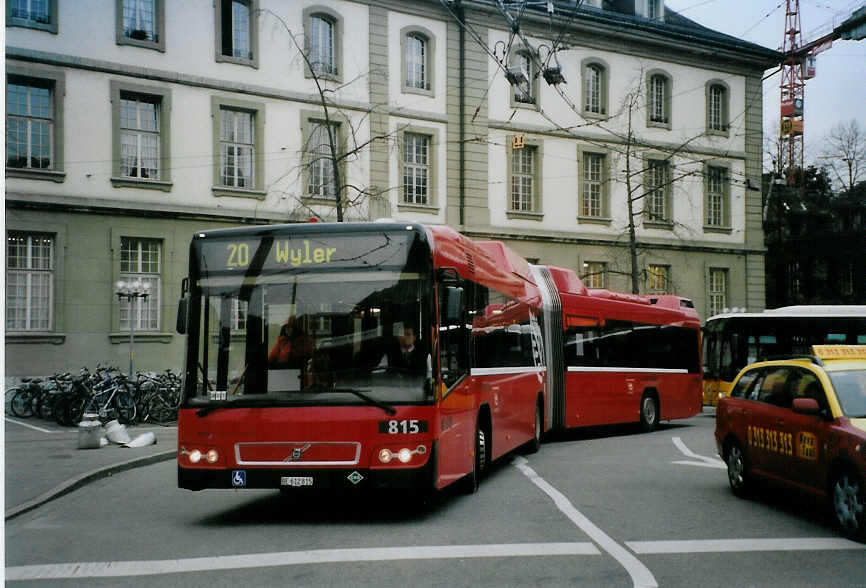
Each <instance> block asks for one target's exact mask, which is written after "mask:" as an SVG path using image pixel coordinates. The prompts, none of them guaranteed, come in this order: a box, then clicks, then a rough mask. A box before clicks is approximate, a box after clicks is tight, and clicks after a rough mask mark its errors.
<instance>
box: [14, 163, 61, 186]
mask: <svg viewBox="0 0 866 588" xmlns="http://www.w3.org/2000/svg"><path fill="white" fill-rule="evenodd" d="M6 177H7V178H25V179H28V180H47V181H49V182H57V183H58V184H60V183H62V182H64V181H65V180H66V172H63V171H57V170H51V169H25V168H20V167H7V168H6Z"/></svg>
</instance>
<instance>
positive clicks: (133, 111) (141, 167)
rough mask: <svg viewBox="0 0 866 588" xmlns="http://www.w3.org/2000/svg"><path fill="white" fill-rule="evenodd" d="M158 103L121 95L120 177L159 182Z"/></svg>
mask: <svg viewBox="0 0 866 588" xmlns="http://www.w3.org/2000/svg"><path fill="white" fill-rule="evenodd" d="M159 110H160V108H159V100H158V98H157V99H155V98H153V97H150V96H136V95H134V94H126V93H124V92H121V94H120V175H121V176H124V177H128V178H146V179H159V161H160V153H159V144H160V140H159V132H160V128H159V119H160V112H159Z"/></svg>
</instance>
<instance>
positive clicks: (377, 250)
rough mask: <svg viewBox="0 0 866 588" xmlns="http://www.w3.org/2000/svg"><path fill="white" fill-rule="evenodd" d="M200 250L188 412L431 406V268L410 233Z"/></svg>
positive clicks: (272, 240)
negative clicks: (197, 408) (232, 408)
mask: <svg viewBox="0 0 866 588" xmlns="http://www.w3.org/2000/svg"><path fill="white" fill-rule="evenodd" d="M196 250H197V251H198V260H199V267H200V269H199V271H198V272H197V273H198V276H197V278H198V279H197V280H196V281H195V282H193V287H192V289H191V299H190V302H191V304H190V320H189V331H190V332H189V335H190V337H189V345H190V347H191V348H190V349H188V351H187V357H188V360H189V363H193V361H194V362H195V364H197V365H195V364H194V365H192V366H190V368H189V369H188V371H187V379H188V384H187V387H186V405H187V406H200V407H208V406H211V407H221V406H237V407H243V406H248V407H252V406H255V407H260V406H323V405H325V406H326V405H346V404H369V405H377V406H381V407H383V408H385V409H386V410H390V404H393V403H428V402H432V398H433V396H432V391H433V386H432V378H433V373H432V361H431V349H430V337H431V333H432V329H431V309H432V295H431V292H432V285H431V278H430V276H431V274H432V272H431V271H430V269H429V265H430V262H429V258H430V256H429V249H427V248H426V244H425V243H424V242H423V241H422V239H421V237H420V235H419V234H418V233H412V232H405V233H402V234H393V235H392V234H385V233H369V232H367V233H362V234H333V233H330V234H327V235H319V234H315V235H312V234H307V235H306V236H302V237H300V236H298V235H292V236H287V237H272V236H271V237H269V238H267V239H266V238H262V239H261V240H260V241H256V240H255V239H253V240H251V239H250V238H249V237H245V238H244V240H243V241H233V240H231V239H228V240H215V241H210V242H208V243H206V244H199V247H196V246H195V242H194V247H193V251H194V252H195V251H196ZM425 251H426V252H427V253H426V254H425V253H424V252H425ZM316 252H319V253H316ZM293 256H294V257H293ZM305 259H308V260H309V263H305V262H304V260H305ZM316 259H319V262H315V261H314V260H316ZM293 260H294V261H296V262H298V263H293ZM233 264H237V266H233ZM196 368H197V369H196ZM189 380H192V381H193V382H194V385H191V384H192V382H190V381H189Z"/></svg>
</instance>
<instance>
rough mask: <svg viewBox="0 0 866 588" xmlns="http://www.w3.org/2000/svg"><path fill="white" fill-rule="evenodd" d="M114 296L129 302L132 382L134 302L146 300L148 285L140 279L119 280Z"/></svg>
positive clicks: (130, 372) (130, 371)
mask: <svg viewBox="0 0 866 588" xmlns="http://www.w3.org/2000/svg"><path fill="white" fill-rule="evenodd" d="M115 294H117V299H118V300H122V299H124V298H125V299H126V300H127V302H129V380H130V381H132V360H133V357H134V355H135V353H134V352H133V346H134V345H135V300H136V299H137V298H141V299H142V302H144V300H147V297H148V296H149V295H150V284H149V283H148V282H142V281H141V280H140V279H135V280H133V281H130V282H127V281H124V280H119V281H118V282H117V283H116V284H115Z"/></svg>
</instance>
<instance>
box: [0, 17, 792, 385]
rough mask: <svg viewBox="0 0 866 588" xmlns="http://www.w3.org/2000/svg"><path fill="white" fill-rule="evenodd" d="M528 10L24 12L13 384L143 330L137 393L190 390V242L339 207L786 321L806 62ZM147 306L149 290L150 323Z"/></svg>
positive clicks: (9, 54) (17, 83) (14, 32)
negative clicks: (776, 213) (793, 121)
mask: <svg viewBox="0 0 866 588" xmlns="http://www.w3.org/2000/svg"><path fill="white" fill-rule="evenodd" d="M505 5H509V6H510V5H512V4H511V3H505V4H503V5H502V6H505ZM502 6H500V5H499V4H497V3H496V2H491V1H481V0H478V1H473V0H462V1H454V0H442V1H441V2H439V1H434V0H378V1H373V0H298V1H293V2H287V1H284V0H243V1H242V0H189V1H184V2H170V1H168V0H135V1H133V0H76V1H75V2H72V1H69V0H48V1H47V2H43V3H35V2H18V1H13V0H10V1H8V2H7V3H6V10H7V13H6V103H7V116H6V124H7V153H6V186H5V192H6V193H5V197H6V201H5V207H6V211H5V212H6V235H7V249H6V330H5V352H6V363H5V368H6V373H7V375H9V376H22V375H33V374H43V373H49V372H53V371H61V370H77V369H78V368H80V367H82V366H84V365H89V366H91V367H93V366H94V365H95V363H96V362H102V363H109V364H116V365H119V366H125V365H126V361H127V357H128V352H129V350H128V345H127V341H128V336H129V329H130V324H131V323H130V321H133V322H132V325H133V326H134V331H135V340H136V347H135V353H136V355H135V361H136V364H135V367H136V368H140V369H164V368H167V367H169V368H175V369H176V368H179V367H180V361H181V357H182V355H183V339H182V337H181V336H179V335H177V334H176V333H174V332H173V331H174V322H175V309H176V302H177V299H178V297H179V295H180V288H181V280H182V279H183V277H184V276H185V275H186V265H187V249H188V245H189V241H190V237H191V236H192V235H193V234H194V233H195V232H196V231H200V230H204V229H211V228H220V227H227V226H235V225H240V224H259V223H277V222H303V221H306V220H307V219H309V218H311V217H316V218H319V219H322V220H335V219H336V216H337V210H336V206H335V204H334V202H335V200H336V198H335V197H336V194H337V193H338V192H339V194H340V196H341V203H342V205H341V207H340V208H341V211H340V212H341V214H342V216H343V218H344V220H369V219H375V218H379V217H391V218H395V219H401V220H407V221H408V220H412V221H420V222H424V223H440V224H441V223H445V224H448V225H450V226H452V227H454V228H456V229H458V230H460V231H461V232H464V233H465V234H467V235H469V236H471V237H473V238H482V239H501V240H504V241H506V242H508V244H509V245H510V246H512V247H513V248H514V249H516V250H517V251H518V252H520V253H521V254H522V255H524V256H525V257H528V258H530V259H533V260H537V261H538V262H540V263H549V264H554V265H559V266H564V267H569V268H572V269H575V270H576V271H577V272H578V274H580V275H582V276H583V277H584V279H585V281H586V282H587V283H588V284H589V285H592V286H598V287H606V288H610V289H615V290H626V291H628V290H630V289H631V288H632V283H631V276H632V275H633V272H632V259H633V258H632V255H631V247H630V243H634V244H635V247H634V249H635V252H636V255H635V256H634V259H635V260H636V263H637V265H636V266H635V268H634V270H635V271H634V274H636V275H637V276H638V284H637V285H638V289H639V290H640V291H641V292H654V291H657V292H661V291H664V292H670V293H676V294H680V295H683V296H688V297H691V298H692V299H693V300H694V301H695V304H696V306H697V308H698V310H699V312H700V313H701V315H702V316H708V315H709V314H711V313H713V312H715V311H717V310H720V309H721V308H722V307H746V308H748V309H749V310H761V309H762V308H763V306H764V246H763V234H762V230H761V192H760V188H759V187H760V184H761V182H760V177H761V143H762V141H761V136H762V133H761V129H762V115H761V77H762V75H763V73H764V71H765V69H767V68H769V67H771V66H772V65H773V64H774V63H778V61H779V55H778V54H777V53H776V52H774V51H770V50H768V49H765V48H762V47H759V46H756V45H753V44H749V43H746V42H743V41H740V40H738V39H735V38H732V37H728V36H725V35H722V34H719V33H716V32H714V31H711V30H709V29H706V28H704V27H701V26H700V25H698V24H696V23H694V22H691V21H689V20H688V19H685V18H683V17H682V16H680V15H678V14H676V13H674V12H672V11H670V10H667V9H666V8H665V7H664V5H663V4H662V3H661V2H659V1H657V0H631V1H617V2H607V1H605V2H601V1H600V0H599V1H588V0H585V1H584V2H582V3H581V4H580V6H575V3H574V2H555V3H554V7H555V9H554V12H553V14H552V15H551V14H549V13H548V12H547V11H546V10H540V9H536V8H530V9H527V10H525V11H523V12H522V13H520V11H518V10H511V11H508V10H506V11H505V12H503V11H502V9H501V8H502ZM518 15H520V16H519V22H517V26H512V23H509V19H515V18H517V16H518ZM514 30H519V32H520V34H519V35H515V34H513V31H514ZM521 73H522V75H520V74H521ZM555 74H559V75H560V76H561V79H560V78H557V77H556V75H555ZM548 78H549V80H550V81H551V82H559V83H554V84H549V83H548ZM563 80H564V83H563ZM320 89H321V90H322V92H320ZM323 96H324V98H325V101H326V104H327V106H328V107H327V108H324V107H323V98H322V97H323ZM330 135H333V136H334V138H335V145H336V148H337V150H338V152H339V153H341V154H342V155H341V157H340V158H339V163H338V164H337V166H336V169H335V168H334V166H333V165H332V162H331V160H330V158H329V157H328V154H329V153H330V148H329V142H328V137H329V136H330ZM335 172H337V173H336V174H335ZM335 176H336V177H337V178H338V180H339V181H338V182H337V183H335V182H334V177H335ZM629 201H631V204H632V207H631V208H632V214H629V212H628V211H629ZM630 226H631V227H633V229H634V239H633V240H632V239H631V238H630V236H629V234H630ZM121 280H124V281H131V280H139V281H142V282H143V283H147V284H148V285H149V286H150V295H149V296H148V298H147V299H146V301H144V302H143V303H140V304H138V305H137V306H136V308H135V312H134V314H133V313H132V312H131V309H130V305H129V302H128V300H125V299H122V298H119V297H118V296H117V295H116V283H117V282H118V281H121Z"/></svg>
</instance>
